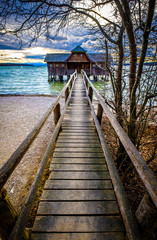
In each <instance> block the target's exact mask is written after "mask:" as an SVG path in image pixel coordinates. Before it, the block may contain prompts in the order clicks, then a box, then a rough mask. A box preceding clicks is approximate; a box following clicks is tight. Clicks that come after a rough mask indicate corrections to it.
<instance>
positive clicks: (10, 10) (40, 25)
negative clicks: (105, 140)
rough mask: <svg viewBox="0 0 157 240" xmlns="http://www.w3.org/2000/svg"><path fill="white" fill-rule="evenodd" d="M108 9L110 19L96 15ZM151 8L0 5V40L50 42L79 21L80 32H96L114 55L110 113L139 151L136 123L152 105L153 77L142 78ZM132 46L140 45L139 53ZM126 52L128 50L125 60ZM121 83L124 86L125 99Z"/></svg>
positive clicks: (39, 0) (95, 0)
mask: <svg viewBox="0 0 157 240" xmlns="http://www.w3.org/2000/svg"><path fill="white" fill-rule="evenodd" d="M108 4H110V5H111V6H112V9H113V11H112V19H111V18H108V17H106V16H104V15H103V14H101V11H100V10H102V9H103V8H104V7H105V6H106V5H108ZM154 8H155V0H149V1H146V0H144V1H140V0H138V1H135V0H133V1H127V0H121V1H119V0H105V1H103V0H89V1H82V0H57V1H55V0H10V1H8V0H2V1H1V5H0V16H1V23H0V29H1V34H2V35H3V34H6V33H9V34H13V35H14V36H16V37H18V38H19V39H20V40H21V39H22V38H23V35H24V34H27V35H28V36H30V43H31V42H32V41H35V40H37V39H38V38H39V37H40V36H41V35H43V34H44V35H45V36H46V37H47V38H49V37H50V34H51V30H52V29H53V30H54V29H55V30H56V32H57V31H59V30H60V29H61V28H64V27H65V26H69V27H70V26H71V25H72V26H74V24H76V22H78V21H79V24H80V26H84V27H88V28H89V29H90V30H91V31H96V32H97V33H98V36H101V40H102V41H103V42H104V46H105V49H106V52H108V44H109V45H110V46H112V48H116V51H117V53H118V66H117V68H116V76H115V73H114V72H113V71H111V70H112V69H109V71H110V76H111V80H112V87H113V93H114V101H112V102H113V108H114V109H115V112H116V115H117V119H118V121H119V123H120V124H121V125H122V126H123V127H126V130H127V132H128V135H129V137H130V138H131V140H132V141H133V143H134V144H136V145H137V146H139V139H140V137H141V136H142V135H141V134H142V132H143V131H144V126H145V125H144V124H143V125H142V127H141V131H139V123H140V122H141V120H142V119H144V117H145V118H147V115H148V112H149V111H150V110H148V105H149V109H151V107H152V99H153V98H154V97H155V96H156V93H155V91H154V90H153V89H154V88H155V86H154V85H153V84H154V83H153V79H154V77H155V76H153V77H152V78H150V71H149V70H148V69H147V74H146V73H145V72H144V71H143V66H144V61H145V58H146V52H147V49H148V46H149V44H153V42H154V40H153V37H152V36H153V35H152V34H153V31H155V19H154V18H153V16H154ZM150 39H152V42H150ZM137 45H141V49H140V50H139V49H138V46H137ZM126 46H127V47H128V46H129V54H128V49H127V47H126ZM126 50H127V51H126ZM138 51H139V52H138ZM126 54H127V55H129V56H128V58H129V59H130V69H129V72H128V73H126V72H125V71H124V59H125V55H126ZM139 55H140V59H139V64H138V67H137V59H138V56H139ZM106 67H107V66H106ZM154 68H155V67H154ZM154 68H153V71H154V72H155V69H154ZM125 74H127V76H125ZM148 75H149V76H148ZM113 76H115V77H113ZM126 78H128V81H129V98H127V90H126V87H127V80H126ZM146 78H147V80H148V79H149V81H147V80H146ZM151 85H152V86H154V87H151ZM145 86H146V87H145ZM125 95H126V97H125ZM125 102H126V103H127V107H126V105H125V104H124V103H125ZM128 106H129V111H128ZM143 122H144V120H143ZM120 149H121V147H120Z"/></svg>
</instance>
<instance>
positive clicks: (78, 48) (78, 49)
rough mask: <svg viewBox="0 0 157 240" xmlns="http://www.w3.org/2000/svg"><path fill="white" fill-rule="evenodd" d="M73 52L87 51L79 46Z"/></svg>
mask: <svg viewBox="0 0 157 240" xmlns="http://www.w3.org/2000/svg"><path fill="white" fill-rule="evenodd" d="M71 52H86V50H85V49H84V48H82V47H80V46H77V47H76V48H74V49H73V50H72V51H71Z"/></svg>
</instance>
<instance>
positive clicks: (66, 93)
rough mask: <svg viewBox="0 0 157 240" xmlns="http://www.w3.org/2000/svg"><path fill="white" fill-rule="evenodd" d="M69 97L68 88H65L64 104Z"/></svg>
mask: <svg viewBox="0 0 157 240" xmlns="http://www.w3.org/2000/svg"><path fill="white" fill-rule="evenodd" d="M68 96H69V87H67V89H66V90H65V102H66V101H67V99H68Z"/></svg>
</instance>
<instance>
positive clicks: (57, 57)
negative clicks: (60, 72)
mask: <svg viewBox="0 0 157 240" xmlns="http://www.w3.org/2000/svg"><path fill="white" fill-rule="evenodd" d="M77 52H78V53H85V54H86V56H87V57H88V59H89V61H90V62H92V63H94V62H105V60H106V59H105V57H106V54H105V53H87V52H86V50H85V49H83V48H82V47H80V46H77V47H76V48H74V49H73V50H72V51H71V53H48V54H46V57H45V60H44V61H45V62H67V61H68V59H69V57H70V56H71V54H72V53H77ZM111 60H112V58H111V56H110V55H109V61H111Z"/></svg>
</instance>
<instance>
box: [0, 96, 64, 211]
mask: <svg viewBox="0 0 157 240" xmlns="http://www.w3.org/2000/svg"><path fill="white" fill-rule="evenodd" d="M56 98H57V96H52V95H50V96H45V95H44V96H41V95H40V96H39V95H18V96H17V95H16V96H13V95H3V96H0V115H1V117H0V168H1V167H2V166H3V165H4V163H5V162H6V161H7V160H8V159H9V157H10V156H11V155H12V154H13V153H14V151H15V150H16V149H17V148H18V147H19V145H20V144H21V142H22V141H23V140H24V139H25V138H26V137H27V135H28V134H29V133H30V131H31V130H32V129H33V128H34V126H35V125H36V124H37V123H38V122H39V120H40V119H41V118H42V116H43V115H44V114H45V112H46V111H47V109H48V108H49V107H50V106H51V105H52V104H53V103H54V102H55V99H56ZM60 104H61V109H62V108H63V107H64V104H65V99H64V98H61V99H60ZM53 130H54V121H53V111H52V113H51V115H50V116H49V118H48V119H47V121H46V122H45V124H44V126H43V127H42V129H41V131H40V133H39V134H38V136H37V137H36V139H35V140H34V142H33V143H32V145H31V146H30V148H29V150H28V151H27V152H26V154H25V155H24V157H23V158H22V160H21V162H20V163H19V165H18V166H17V167H16V169H15V170H14V172H13V173H12V175H11V176H10V178H9V179H8V181H7V183H6V184H5V186H4V188H5V189H6V190H7V192H8V194H9V197H10V200H11V202H12V203H13V205H14V207H15V209H16V211H17V212H19V211H20V209H21V207H22V205H23V203H24V201H25V197H26V196H27V193H28V191H29V189H30V186H31V183H32V181H33V179H34V176H35V174H36V171H37V169H38V166H39V164H40V161H41V159H42V156H43V154H44V152H45V150H46V148H47V144H48V142H49V140H50V137H51V135H52V132H53Z"/></svg>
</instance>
